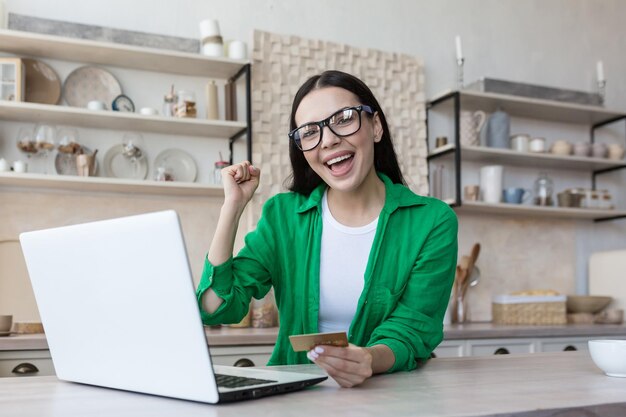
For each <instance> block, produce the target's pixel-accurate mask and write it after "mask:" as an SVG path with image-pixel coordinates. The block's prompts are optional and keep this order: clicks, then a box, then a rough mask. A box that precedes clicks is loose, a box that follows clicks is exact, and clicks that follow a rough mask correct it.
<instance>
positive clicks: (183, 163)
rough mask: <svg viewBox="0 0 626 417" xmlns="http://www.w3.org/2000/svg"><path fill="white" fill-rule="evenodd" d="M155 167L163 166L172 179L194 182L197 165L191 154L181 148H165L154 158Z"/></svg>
mask: <svg viewBox="0 0 626 417" xmlns="http://www.w3.org/2000/svg"><path fill="white" fill-rule="evenodd" d="M154 166H155V168H158V167H164V168H165V172H167V173H169V174H170V175H171V176H172V177H173V181H181V182H194V181H195V180H196V176H197V175H198V167H197V166H196V163H195V162H194V160H193V158H192V157H191V155H189V154H188V153H187V152H185V151H183V150H182V149H166V150H164V151H163V152H161V153H160V154H158V155H157V157H156V158H155V159H154Z"/></svg>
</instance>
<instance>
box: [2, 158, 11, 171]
mask: <svg viewBox="0 0 626 417" xmlns="http://www.w3.org/2000/svg"><path fill="white" fill-rule="evenodd" d="M10 169H11V168H10V167H9V163H8V162H7V160H6V159H4V158H0V172H7V171H9V170H10Z"/></svg>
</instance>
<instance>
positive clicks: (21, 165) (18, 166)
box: [13, 161, 28, 173]
mask: <svg viewBox="0 0 626 417" xmlns="http://www.w3.org/2000/svg"><path fill="white" fill-rule="evenodd" d="M27 170H28V165H27V164H26V162H24V161H15V162H13V172H17V173H24V172H26V171H27Z"/></svg>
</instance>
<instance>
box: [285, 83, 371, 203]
mask: <svg viewBox="0 0 626 417" xmlns="http://www.w3.org/2000/svg"><path fill="white" fill-rule="evenodd" d="M363 104H365V105H369V104H370V103H361V102H359V99H358V98H357V96H356V95H354V94H353V93H351V92H350V91H348V90H344V89H343V88H340V87H323V88H320V89H317V90H313V91H311V92H310V93H309V94H307V95H306V96H305V97H304V98H303V99H302V101H301V102H300V105H299V106H298V109H297V110H296V114H295V121H296V126H302V125H304V124H306V123H310V122H319V121H320V120H324V119H326V118H327V117H329V116H331V115H332V114H334V113H336V112H337V111H338V110H341V109H343V108H346V107H352V106H360V105H363ZM382 131H383V129H382V125H381V123H380V118H379V117H378V113H375V114H374V116H373V117H372V116H370V115H369V114H368V113H366V112H365V111H362V112H361V128H360V129H359V130H358V131H357V132H356V133H354V134H352V135H350V136H346V137H338V136H336V135H335V134H334V133H333V132H332V131H331V130H330V129H329V128H328V126H324V128H323V131H322V140H321V142H320V144H319V145H317V147H315V148H314V149H312V150H310V151H307V152H304V157H305V159H306V160H307V162H308V163H309V166H310V167H311V169H313V171H315V173H317V175H319V176H320V177H321V178H322V180H324V182H325V183H326V184H328V186H329V187H331V188H332V189H335V190H339V191H355V190H357V189H358V188H359V187H360V186H361V185H362V184H363V182H364V180H365V179H366V178H367V177H368V175H372V174H374V176H375V173H374V143H375V142H379V141H380V140H381V137H382V133H383V132H382Z"/></svg>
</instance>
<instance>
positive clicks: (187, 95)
mask: <svg viewBox="0 0 626 417" xmlns="http://www.w3.org/2000/svg"><path fill="white" fill-rule="evenodd" d="M196 114H197V111H196V95H195V94H194V93H193V91H185V90H181V91H179V92H178V100H177V102H176V113H175V114H174V115H175V116H176V117H188V118H195V117H196Z"/></svg>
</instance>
